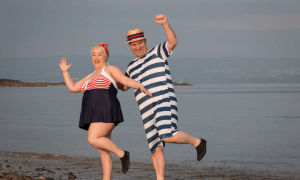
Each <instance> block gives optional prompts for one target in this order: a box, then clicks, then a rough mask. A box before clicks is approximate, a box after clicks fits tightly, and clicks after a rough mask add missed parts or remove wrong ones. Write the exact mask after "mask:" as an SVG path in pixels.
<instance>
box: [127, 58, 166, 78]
mask: <svg viewBox="0 0 300 180" xmlns="http://www.w3.org/2000/svg"><path fill="white" fill-rule="evenodd" d="M155 58H156V55H155V54H153V55H151V56H150V57H148V58H147V59H145V60H144V61H143V62H142V63H141V64H138V65H136V66H134V67H133V68H131V69H130V71H129V74H131V73H132V72H133V71H135V70H137V69H139V68H141V67H142V66H143V65H144V64H146V63H147V62H149V61H151V60H153V59H155ZM163 66H164V65H163ZM146 68H148V66H147V67H146ZM142 70H143V71H140V72H139V73H136V74H135V75H134V76H132V79H136V78H138V77H139V76H140V75H141V74H142V73H144V72H145V71H146V70H145V68H144V69H142Z"/></svg>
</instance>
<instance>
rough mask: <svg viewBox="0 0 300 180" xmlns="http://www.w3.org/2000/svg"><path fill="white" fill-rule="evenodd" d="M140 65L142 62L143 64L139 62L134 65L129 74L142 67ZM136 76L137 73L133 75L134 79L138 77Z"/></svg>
mask: <svg viewBox="0 0 300 180" xmlns="http://www.w3.org/2000/svg"><path fill="white" fill-rule="evenodd" d="M140 67H142V63H141V64H138V65H136V66H134V67H133V68H131V69H130V70H129V74H131V73H132V72H133V71H135V70H137V69H138V68H140ZM137 74H138V73H137ZM135 76H137V75H134V76H132V79H135V78H136V77H135Z"/></svg>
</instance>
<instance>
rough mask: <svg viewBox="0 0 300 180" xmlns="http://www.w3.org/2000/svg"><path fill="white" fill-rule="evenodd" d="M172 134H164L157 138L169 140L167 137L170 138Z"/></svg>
mask: <svg viewBox="0 0 300 180" xmlns="http://www.w3.org/2000/svg"><path fill="white" fill-rule="evenodd" d="M172 136H173V135H172V133H166V134H161V135H160V136H159V137H160V139H165V138H169V137H172Z"/></svg>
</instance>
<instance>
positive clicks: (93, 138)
mask: <svg viewBox="0 0 300 180" xmlns="http://www.w3.org/2000/svg"><path fill="white" fill-rule="evenodd" d="M114 128H115V125H114V123H102V122H97V123H91V125H90V127H89V131H88V142H89V143H90V145H92V146H94V147H95V148H97V149H100V150H103V151H108V152H111V153H114V154H115V155H117V156H118V157H119V158H121V157H123V156H124V151H123V150H122V149H120V148H119V147H118V146H117V145H116V144H115V143H114V142H113V141H112V140H110V138H108V137H107V136H108V135H109V134H111V132H112V130H113V129H114Z"/></svg>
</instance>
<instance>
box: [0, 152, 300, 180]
mask: <svg viewBox="0 0 300 180" xmlns="http://www.w3.org/2000/svg"><path fill="white" fill-rule="evenodd" d="M0 160H1V165H2V167H1V169H0V170H1V173H0V179H1V180H2V179H3V180H5V179H24V180H29V179H30V180H32V179H34V180H36V179H45V180H47V179H48V180H50V179H55V180H56V179H69V180H71V179H87V180H89V179H101V178H102V169H101V161H100V157H99V158H88V157H70V156H66V155H54V154H38V153H21V152H8V151H0ZM113 163H114V164H113V165H114V167H113V175H112V179H116V180H121V179H142V180H152V179H153V180H154V179H156V178H155V171H154V168H153V166H152V164H151V163H143V162H135V161H133V162H131V166H130V169H129V171H128V172H127V173H126V174H123V173H122V172H121V163H120V161H118V159H114V162H113ZM199 163H201V162H199ZM165 173H166V177H165V179H166V180H174V179H176V180H184V179H185V180H186V179H210V180H234V179H235V180H239V179H241V180H244V179H256V180H267V179H274V180H280V179H284V180H288V179H291V180H292V179H297V178H296V177H299V173H296V172H277V173H274V172H273V173H272V172H266V171H253V170H251V169H244V170H240V169H233V168H229V167H227V166H223V167H222V166H221V165H220V166H217V167H215V166H207V165H205V164H203V167H202V168H201V169H197V168H193V167H190V166H185V165H178V164H176V165H174V164H172V163H171V162H170V163H166V169H165Z"/></svg>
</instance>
